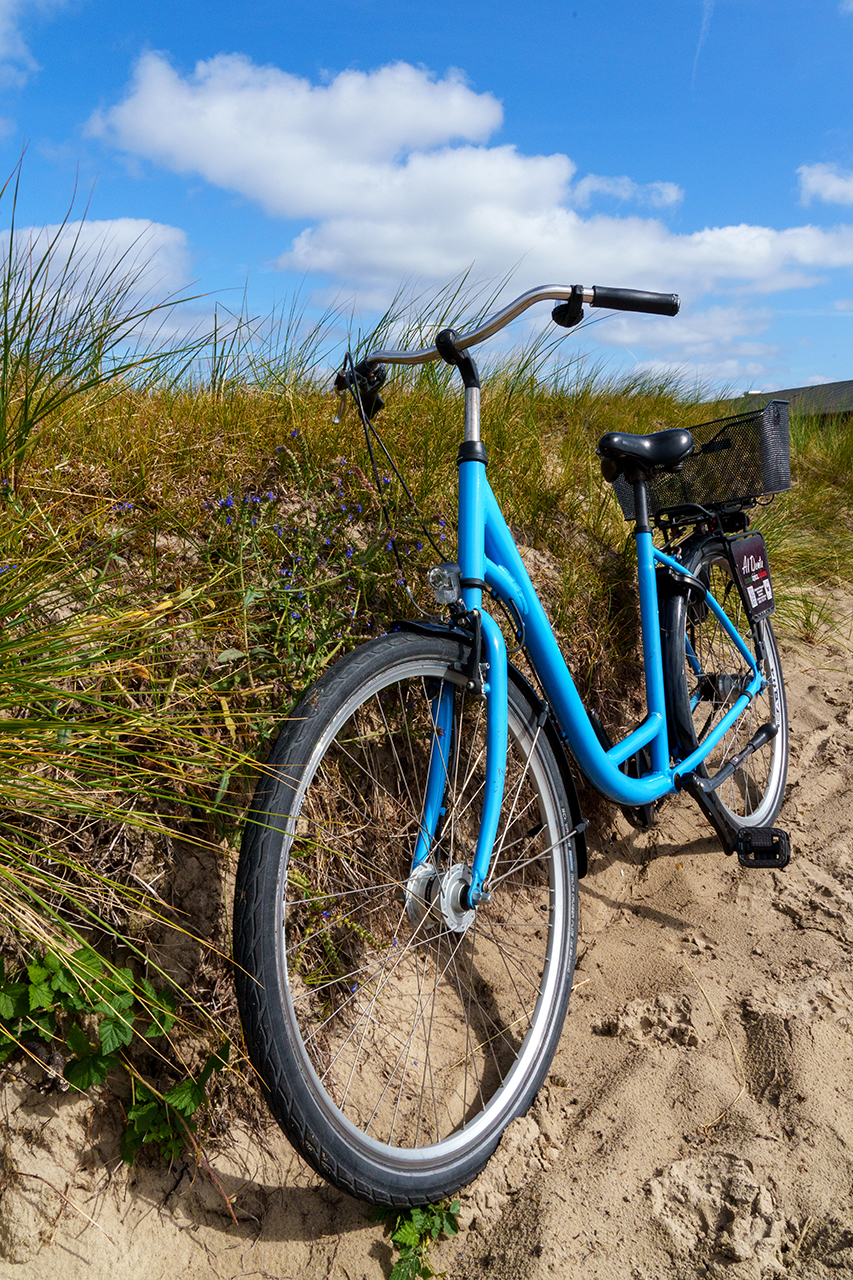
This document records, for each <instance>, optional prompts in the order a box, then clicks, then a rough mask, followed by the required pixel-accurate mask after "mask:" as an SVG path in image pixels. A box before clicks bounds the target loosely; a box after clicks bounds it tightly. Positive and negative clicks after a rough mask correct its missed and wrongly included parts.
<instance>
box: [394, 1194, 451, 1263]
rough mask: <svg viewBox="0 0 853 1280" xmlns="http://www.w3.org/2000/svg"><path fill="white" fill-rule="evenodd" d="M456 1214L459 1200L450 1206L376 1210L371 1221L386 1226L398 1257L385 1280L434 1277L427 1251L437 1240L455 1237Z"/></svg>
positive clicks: (446, 1202)
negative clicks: (373, 1219) (442, 1236)
mask: <svg viewBox="0 0 853 1280" xmlns="http://www.w3.org/2000/svg"><path fill="white" fill-rule="evenodd" d="M458 1214H459V1201H458V1200H454V1201H453V1202H452V1203H448V1201H446V1200H442V1201H441V1202H440V1203H439V1204H427V1205H423V1206H415V1207H414V1208H412V1209H391V1208H385V1207H382V1208H379V1209H377V1210H376V1213H375V1214H374V1218H375V1219H376V1220H377V1221H379V1222H386V1223H387V1230H388V1231H390V1234H391V1239H392V1241H393V1242H394V1244H395V1245H396V1246H397V1249H398V1251H399V1255H400V1256H399V1257H398V1258H397V1260H396V1262H395V1263H394V1265H393V1267H392V1268H391V1274H390V1276H389V1277H388V1280H430V1277H431V1276H434V1275H436V1272H435V1271H433V1269H432V1267H431V1266H430V1263H429V1251H430V1249H431V1248H432V1246H433V1245H434V1244H435V1242H436V1240H437V1239H438V1238H439V1236H441V1235H445V1236H455V1235H456V1234H457V1233H458V1231H459V1221H458ZM440 1274H442V1275H443V1274H444V1273H443V1272H441V1273H440Z"/></svg>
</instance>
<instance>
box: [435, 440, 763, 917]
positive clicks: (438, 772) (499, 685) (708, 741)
mask: <svg viewBox="0 0 853 1280" xmlns="http://www.w3.org/2000/svg"><path fill="white" fill-rule="evenodd" d="M635 538H636V544H637V567H638V576H639V591H640V618H641V628H642V640H643V663H644V672H645V685H646V707H647V714H646V717H645V719H644V720H643V722H642V723H641V724H640V725H639V726H638V727H637V728H636V729H634V730H633V731H632V732H631V733H629V734H628V735H627V736H626V737H625V738H623V739H622V740H621V741H620V742H617V743H616V744H615V745H614V746H612V747H610V748H609V749H608V748H605V747H604V746H602V744H601V743H600V742H599V740H598V738H597V736H596V734H595V731H594V729H593V727H592V723H591V721H590V719H589V716H588V715H587V712H586V709H585V707H584V704H583V702H582V700H581V697H580V695H579V693H578V691H577V688H576V686H575V682H574V680H573V679H572V675H571V672H570V671H569V668H568V667H567V665H566V662H565V659H564V658H563V655H562V653H561V652H560V648H559V645H558V644H557V641H556V638H555V636H554V632H553V631H552V629H551V625H550V623H549V621H548V618H547V615H546V613H545V610H544V609H543V607H542V604H541V602H540V600H539V597H538V595H537V594H536V589H535V587H534V586H533V583H532V582H531V580H530V577H529V575H528V573H527V570H526V569H525V567H524V564H523V562H522V559H521V556H520V555H519V552H518V549H517V547H516V545H515V541H514V539H513V536H512V533H511V532H510V530H509V527H508V526H507V523H506V521H505V520H504V517H503V514H502V512H501V510H500V507H499V506H498V503H497V500H496V498H495V496H494V494H493V492H492V489H491V486H490V484H489V481H488V478H487V476H486V466H485V463H484V462H482V461H475V460H470V461H462V462H460V464H459V548H458V562H459V566H460V568H461V570H462V575H461V576H462V578H463V580H464V581H468V582H470V581H471V580H474V581H476V582H481V583H485V585H487V586H488V587H489V588H490V590H491V591H492V592H493V594H494V595H495V596H497V597H498V599H500V600H502V601H504V602H505V603H508V604H511V605H512V606H513V608H514V609H515V610H516V611H517V613H518V616H519V617H520V618H521V621H522V623H523V626H524V638H525V646H526V649H527V652H528V654H529V656H530V661H531V663H532V665H533V667H534V670H535V671H536V674H537V676H538V678H539V680H540V681H541V684H542V687H543V689H544V692H545V696H546V698H547V701H548V703H549V704H550V707H551V709H552V710H553V712H554V715H555V716H556V719H557V722H558V727H559V729H560V731H561V733H562V735H563V738H564V740H565V742H566V743H567V745H568V747H569V750H570V751H571V753H572V755H573V757H574V759H575V760H576V761H577V763H578V765H579V766H580V768H581V769H582V771H583V773H584V774H585V775H586V777H587V778H588V779H589V780H590V782H592V784H593V785H594V786H595V787H596V788H597V789H598V790H599V791H601V792H602V794H603V795H605V796H607V798H608V799H610V800H613V801H615V802H616V803H617V804H622V805H647V804H651V803H653V802H654V801H655V800H659V799H660V798H661V797H662V796H665V795H667V794H668V793H669V792H671V791H673V790H675V789H676V787H677V779H678V778H679V777H680V776H682V775H684V774H687V773H690V772H691V770H693V769H695V768H696V766H697V765H699V764H701V763H702V761H703V760H704V759H705V758H706V757H707V756H708V755H709V754H710V752H711V751H712V750H713V749H714V747H715V746H716V744H717V743H718V742H719V741H720V739H721V738H722V737H723V736H724V734H725V733H727V732H728V730H729V729H730V728H731V726H732V724H733V723H734V722H735V720H736V719H737V718H738V717H739V716H740V715H741V714H742V713H743V712H744V710H745V709H746V707H747V706H748V705H749V703H750V702H751V700H752V699H753V697H754V696H755V695H756V694H757V693H758V692H760V690H761V689H762V688H763V686H764V678H763V677H762V675H761V673H760V671H759V670H758V667H757V666H756V663H755V660H754V658H753V656H752V654H751V653H750V651H749V648H748V647H747V645H746V644H745V643H744V642H743V640H742V638H741V636H740V635H739V634H738V632H737V630H736V628H735V627H734V626H733V624H732V623H731V622H730V620H729V618H728V617H727V616H726V613H725V611H724V610H723V608H722V607H721V606H720V604H719V603H718V601H717V600H715V599H714V597H713V596H712V595H711V594H710V592H709V593H708V595H707V597H706V604H707V606H708V607H709V608H710V609H712V610H713V612H714V613H715V614H716V616H717V618H718V619H719V621H720V624H721V626H722V627H723V628H724V629H725V631H726V632H727V634H728V635H729V636H730V638H731V639H732V641H733V642H734V644H735V645H736V646H737V648H738V650H739V652H740V653H741V654H742V655H743V657H744V659H745V660H746V662H747V663H748V664H749V667H750V669H751V671H752V679H751V680H750V682H749V684H748V686H747V688H746V689H745V691H744V692H742V693H741V694H739V696H738V698H737V699H736V700H735V702H734V704H733V705H732V706H731V707H730V708H729V710H728V711H727V712H726V714H725V715H724V716H723V717H722V718H721V720H720V722H719V723H718V724H717V725H716V726H715V727H714V729H713V730H712V731H711V732H710V733H709V734H708V736H707V737H706V738H705V739H704V740H703V742H702V743H701V745H700V746H699V747H698V748H697V750H695V751H694V752H693V753H692V754H691V755H690V756H688V757H687V758H686V759H685V760H681V761H679V762H677V763H676V764H675V765H670V762H669V737H668V730H667V715H666V697H665V691H664V679H663V655H662V649H661V636H660V621H659V612H658V592H657V582H656V576H655V566H656V565H665V566H668V567H669V568H671V569H673V570H675V571H676V572H677V573H678V574H681V575H683V573H684V569H683V566H682V565H680V564H679V563H678V561H677V560H675V559H674V558H673V557H672V556H669V555H666V554H665V553H664V552H663V551H661V550H659V549H658V548H657V547H655V545H654V543H653V541H652V534H651V532H650V531H649V530H642V529H639V528H638V529H637V531H636V533H635ZM482 597H483V592H482V587H479V586H470V585H469V586H463V589H462V600H463V603H464V605H465V607H466V609H467V610H468V611H469V613H473V612H475V611H476V612H478V613H479V615H480V620H481V628H482V641H483V653H482V657H483V661H484V662H487V663H488V678H487V680H486V681H485V683H484V687H483V692H484V695H485V703H486V776H485V794H484V797H483V812H482V818H481V825H480V831H479V836H478V840H477V848H476V852H475V856H474V862H473V866H472V869H471V871H472V882H471V885H470V888H469V891H468V896H469V900H470V901H471V902H477V901H478V900H479V898H480V896H481V895H482V891H483V885H484V883H485V881H486V877H487V875H488V869H489V864H490V861H491V855H492V848H493V845H494V840H495V835H496V832H497V827H498V817H499V814H500V809H501V806H502V804H503V799H504V772H505V761H506V749H507V650H506V644H505V642H504V638H503V635H502V633H501V630H500V627H499V626H498V624H497V622H495V620H494V618H492V617H491V615H490V614H489V613H488V612H486V611H485V610H484V609H483V600H482ZM432 714H433V720H434V725H435V729H436V733H435V736H434V747H433V752H432V758H431V761H430V769H429V774H428V778H427V788H426V802H425V807H424V816H423V823H422V827H421V835H420V838H419V841H418V847H417V849H416V853H415V857H414V865H415V866H417V865H419V864H420V863H422V862H423V861H424V860H425V859H426V858H427V857H428V854H429V848H430V845H431V843H432V840H433V838H434V836H435V831H436V826H437V822H438V818H439V814H440V811H441V805H442V801H443V796H444V791H445V782H446V779H447V776H448V768H449V759H448V755H449V750H450V737H451V734H450V730H451V727H452V718H453V690H452V689H451V688H449V687H446V688H443V689H442V691H441V693H440V694H439V695H438V696H437V697H436V699H435V700H434V705H433V712H432ZM440 744H445V745H444V746H442V745H440ZM643 747H648V748H649V750H650V753H651V759H652V769H651V771H650V772H648V773H645V774H643V775H642V776H641V777H639V778H632V777H629V776H628V775H627V774H625V773H623V772H622V771H621V770H620V768H619V766H620V765H621V764H624V762H625V761H626V760H628V759H629V758H630V757H631V756H633V755H635V754H636V753H637V752H638V751H639V750H640V749H641V748H643Z"/></svg>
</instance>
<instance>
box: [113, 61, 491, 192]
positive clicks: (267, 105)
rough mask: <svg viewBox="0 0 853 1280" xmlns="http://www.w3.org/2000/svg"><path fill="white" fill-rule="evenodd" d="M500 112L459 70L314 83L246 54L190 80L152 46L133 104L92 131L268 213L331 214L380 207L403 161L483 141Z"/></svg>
mask: <svg viewBox="0 0 853 1280" xmlns="http://www.w3.org/2000/svg"><path fill="white" fill-rule="evenodd" d="M501 118H502V109H501V105H500V103H499V102H498V101H497V99H495V98H493V97H492V96H491V94H477V93H474V92H473V91H472V90H471V89H469V88H468V87H467V86H466V85H465V83H464V81H463V80H462V78H461V75H460V74H459V73H454V72H451V73H449V74H448V75H447V76H446V77H445V79H444V80H434V79H433V78H432V77H430V76H429V75H427V73H426V72H423V71H419V70H417V69H416V68H414V67H410V66H408V65H407V64H406V63H397V64H396V65H394V66H389V67H382V68H380V70H378V71H373V72H371V73H369V74H365V73H363V72H360V71H344V72H342V73H341V74H340V75H338V76H336V77H335V78H334V80H332V81H331V82H330V83H329V84H328V85H323V86H315V85H312V84H310V83H309V82H308V81H307V80H300V79H299V78H298V77H296V76H292V75H288V74H287V73H286V72H284V71H280V70H279V69H278V68H277V67H258V66H255V64H254V63H252V62H251V61H250V60H249V59H248V58H245V57H241V56H238V55H228V56H226V55H222V56H220V57H216V58H212V59H210V61H208V62H200V63H198V65H197V66H196V68H195V71H194V73H193V74H192V75H191V76H189V77H187V78H186V79H182V78H181V77H180V76H179V75H178V73H177V72H176V71H175V70H174V69H173V68H172V67H171V66H170V65H169V63H168V62H167V61H166V59H165V58H164V57H163V56H162V55H160V54H157V53H151V54H148V55H146V56H145V57H143V58H142V59H141V61H140V62H139V64H138V66H137V69H136V74H135V76H134V79H133V83H132V85H131V88H130V92H129V94H128V96H127V97H126V98H125V100H124V101H123V102H121V103H119V104H118V105H117V106H115V107H113V108H111V109H110V110H109V111H106V112H97V113H95V115H94V116H92V118H91V120H90V121H89V125H88V129H89V132H90V133H93V134H96V135H101V136H103V137H105V138H107V139H108V140H109V141H112V142H114V143H115V144H116V145H118V146H120V147H121V148H122V149H124V150H126V151H130V152H132V153H133V154H136V155H141V156H145V157H147V158H149V159H151V160H156V161H159V162H160V163H162V164H165V165H167V166H168V167H169V168H171V169H175V170H177V171H178V172H179V173H200V174H201V175H202V176H203V177H205V178H206V179H207V180H208V181H209V182H212V183H214V184H215V185H217V186H220V187H225V188H226V189H228V190H231V191H238V192H240V193H241V194H243V195H246V196H249V197H250V198H252V199H255V200H258V201H259V203H260V204H261V205H262V206H263V208H264V209H266V211H267V212H268V213H271V214H277V215H280V216H285V217H318V216H319V217H323V216H328V215H330V214H333V213H335V212H339V211H341V210H342V209H344V208H346V207H348V206H349V207H351V206H352V205H353V203H354V204H355V205H356V206H362V207H364V206H365V205H367V206H370V207H373V206H375V205H377V204H379V203H380V202H381V201H382V199H383V198H384V196H385V194H387V192H388V190H389V188H391V189H393V187H394V186H395V185H396V184H398V183H399V181H400V178H401V175H403V174H404V173H405V161H404V160H403V161H402V162H401V157H404V156H405V155H406V154H408V153H411V152H418V151H420V150H423V149H428V148H433V147H436V146H440V145H442V144H447V143H449V142H452V141H456V140H459V141H464V142H477V141H481V140H484V139H486V138H488V137H489V136H490V135H491V134H492V133H493V132H494V130H495V129H496V128H497V127H498V126H499V125H500V123H501Z"/></svg>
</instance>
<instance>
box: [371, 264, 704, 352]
mask: <svg viewBox="0 0 853 1280" xmlns="http://www.w3.org/2000/svg"><path fill="white" fill-rule="evenodd" d="M578 287H579V286H577V285H575V286H572V285H557V284H545V285H540V286H539V288H538V289H529V290H528V291H527V293H523V294H522V295H521V297H520V298H516V299H515V301H514V302H511V303H510V304H509V306H506V307H504V308H503V310H502V311H498V312H497V313H496V314H495V315H493V316H492V317H491V318H490V319H489V320H486V322H485V323H484V324H481V325H480V327H479V328H478V329H472V331H471V332H470V333H463V334H460V335H459V336H458V337H457V338H456V339H455V345H456V347H457V349H458V350H459V351H466V350H467V349H468V347H475V346H477V344H478V343H480V342H485V340H486V339H487V338H491V337H492V336H493V335H494V334H496V333H498V332H499V331H500V330H501V329H503V328H505V327H506V325H508V324H509V323H510V321H511V320H515V318H516V316H520V315H521V313H522V311H526V310H527V308H528V307H532V306H533V304H534V303H536V302H546V301H553V302H565V301H568V300H569V299H570V298H572V297H577V294H576V292H575V290H576V289H577V288H578ZM580 287H582V286H580ZM583 301H584V302H585V303H587V304H588V305H589V306H591V307H609V308H610V309H612V310H614V311H645V312H647V313H648V314H650V315H657V316H674V315H676V313H677V312H678V308H679V306H680V305H681V302H680V299H679V297H678V294H675V293H644V292H641V291H640V290H639V289H602V288H601V287H600V286H599V285H596V286H594V287H593V288H591V289H586V288H584V289H583ZM439 358H440V357H439V352H438V348H437V347H435V346H432V347H423V348H422V349H421V350H420V351H385V350H382V351H371V353H370V355H369V356H368V357H367V361H366V363H367V364H379V363H381V364H428V363H429V361H430V360H438V359H439Z"/></svg>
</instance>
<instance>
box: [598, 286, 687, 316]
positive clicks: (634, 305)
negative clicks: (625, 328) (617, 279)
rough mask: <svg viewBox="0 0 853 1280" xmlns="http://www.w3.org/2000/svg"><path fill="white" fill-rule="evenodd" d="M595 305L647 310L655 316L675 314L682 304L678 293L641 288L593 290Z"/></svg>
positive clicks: (624, 309)
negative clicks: (657, 291)
mask: <svg viewBox="0 0 853 1280" xmlns="http://www.w3.org/2000/svg"><path fill="white" fill-rule="evenodd" d="M592 305H593V306H594V307H609V308H610V310H611V311H645V312H647V313H648V314H649V315H653V316H675V315H678V308H679V307H680V306H681V299H680V298H679V296H678V294H677V293H644V292H643V291H642V290H641V289H602V288H601V287H600V286H599V285H595V286H594V287H593V290H592Z"/></svg>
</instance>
